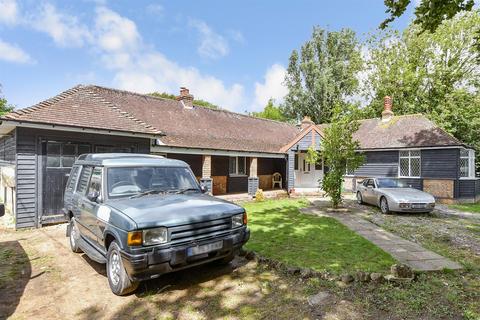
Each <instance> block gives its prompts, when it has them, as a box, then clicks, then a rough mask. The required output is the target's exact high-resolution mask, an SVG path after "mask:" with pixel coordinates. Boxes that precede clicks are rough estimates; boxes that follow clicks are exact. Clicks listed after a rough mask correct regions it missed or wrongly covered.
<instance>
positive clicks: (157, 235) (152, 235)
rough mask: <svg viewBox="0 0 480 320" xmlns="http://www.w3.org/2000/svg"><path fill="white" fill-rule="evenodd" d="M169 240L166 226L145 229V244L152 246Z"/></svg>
mask: <svg viewBox="0 0 480 320" xmlns="http://www.w3.org/2000/svg"><path fill="white" fill-rule="evenodd" d="M167 241H168V231H167V228H165V227H160V228H154V229H147V230H143V245H145V246H151V245H154V244H162V243H166V242H167Z"/></svg>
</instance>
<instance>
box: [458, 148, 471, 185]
mask: <svg viewBox="0 0 480 320" xmlns="http://www.w3.org/2000/svg"><path fill="white" fill-rule="evenodd" d="M462 151H468V154H467V155H466V156H462ZM460 159H467V160H468V166H467V168H468V172H467V173H468V175H467V176H466V177H460V179H475V150H473V149H462V150H460ZM459 171H460V168H459ZM459 174H461V173H460V172H459Z"/></svg>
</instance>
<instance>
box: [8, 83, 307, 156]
mask: <svg viewBox="0 0 480 320" xmlns="http://www.w3.org/2000/svg"><path fill="white" fill-rule="evenodd" d="M4 118H5V119H10V120H22V121H32V122H42V123H49V124H50V123H52V124H62V125H71V126H77V127H78V126H80V127H93V128H102V129H111V130H124V131H126V130H128V131H132V132H141V133H159V132H160V131H161V133H162V134H164V135H165V136H163V137H161V138H160V139H161V141H162V143H164V144H165V145H167V146H175V147H186V148H205V149H221V150H238V151H250V152H271V153H279V152H280V148H281V147H282V146H283V145H284V144H285V143H287V142H288V141H290V140H292V139H293V138H294V137H295V136H296V135H297V133H298V132H299V129H298V128H297V127H296V126H293V125H290V124H286V123H283V122H278V121H273V120H266V119H259V118H255V117H251V116H247V115H243V114H238V113H234V112H230V111H225V110H212V109H208V108H205V107H200V106H195V107H194V108H192V109H187V108H185V107H184V106H183V105H182V104H181V103H180V102H178V101H176V100H171V99H164V98H158V97H152V96H149V95H143V94H138V93H133V92H128V91H123V90H117V89H110V88H104V87H100V86H93V85H88V86H77V87H75V88H72V89H70V90H67V91H65V92H64V93H62V94H60V95H58V96H56V97H55V98H52V99H50V100H47V101H45V102H42V103H40V104H38V105H36V106H33V107H30V108H26V109H20V110H18V111H16V112H12V113H9V114H7V115H5V116H4Z"/></svg>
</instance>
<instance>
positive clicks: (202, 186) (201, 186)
mask: <svg viewBox="0 0 480 320" xmlns="http://www.w3.org/2000/svg"><path fill="white" fill-rule="evenodd" d="M200 191H202V193H207V191H208V188H207V187H206V186H205V185H203V184H201V185H200Z"/></svg>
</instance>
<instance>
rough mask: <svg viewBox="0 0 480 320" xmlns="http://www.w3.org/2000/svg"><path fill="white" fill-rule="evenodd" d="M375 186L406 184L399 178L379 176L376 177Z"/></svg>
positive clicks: (399, 185) (392, 186) (399, 186)
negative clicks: (378, 177)
mask: <svg viewBox="0 0 480 320" xmlns="http://www.w3.org/2000/svg"><path fill="white" fill-rule="evenodd" d="M377 186H378V187H379V188H406V187H407V185H406V184H405V183H404V182H403V181H400V180H397V179H388V178H380V179H377Z"/></svg>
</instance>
